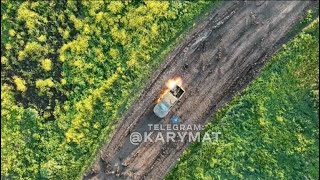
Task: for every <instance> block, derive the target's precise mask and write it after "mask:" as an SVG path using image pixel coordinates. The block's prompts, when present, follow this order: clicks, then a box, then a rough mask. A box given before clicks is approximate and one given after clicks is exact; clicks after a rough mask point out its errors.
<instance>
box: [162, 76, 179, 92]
mask: <svg viewBox="0 0 320 180" xmlns="http://www.w3.org/2000/svg"><path fill="white" fill-rule="evenodd" d="M176 85H178V86H181V85H182V79H181V78H180V77H176V78H174V79H169V80H168V81H167V82H166V86H167V88H168V89H170V90H171V89H173V88H175V87H176Z"/></svg>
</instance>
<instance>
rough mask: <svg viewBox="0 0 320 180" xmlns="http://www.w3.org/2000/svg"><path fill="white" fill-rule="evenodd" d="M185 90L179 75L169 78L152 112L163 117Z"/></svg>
mask: <svg viewBox="0 0 320 180" xmlns="http://www.w3.org/2000/svg"><path fill="white" fill-rule="evenodd" d="M184 92H185V90H184V89H183V88H182V79H181V78H180V77H178V78H174V79H170V80H169V81H168V82H167V83H166V89H165V91H164V92H163V93H162V94H161V96H160V98H159V99H158V101H157V104H156V105H155V107H154V108H153V112H154V113H155V114H156V115H157V116H158V117H159V118H164V117H165V116H166V115H167V114H168V113H169V111H170V110H171V108H172V107H173V106H174V105H175V104H176V103H177V102H178V101H179V99H181V97H182V96H183V94H184Z"/></svg>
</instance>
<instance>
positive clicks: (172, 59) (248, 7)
mask: <svg viewBox="0 0 320 180" xmlns="http://www.w3.org/2000/svg"><path fill="white" fill-rule="evenodd" d="M316 4H318V2H310V1H309V2H306V1H281V2H276V1H259V2H254V1H249V2H235V1H228V2H223V3H222V4H221V5H220V6H219V7H216V8H215V9H213V10H212V11H211V12H210V13H209V14H208V16H207V17H205V18H204V19H203V20H202V21H201V22H199V23H198V25H197V26H196V27H195V28H194V29H193V30H192V31H191V32H190V33H189V34H188V35H187V36H186V38H185V39H184V40H183V42H181V43H180V44H179V45H178V46H177V47H176V48H175V49H174V50H173V51H172V52H171V53H170V54H169V55H168V56H167V58H166V59H165V60H164V62H163V64H162V65H161V66H160V67H159V69H158V70H157V71H156V72H155V73H154V75H153V77H152V78H151V79H150V81H149V83H148V84H147V86H146V88H145V90H144V91H143V93H142V94H141V96H140V98H139V100H138V101H137V102H136V103H135V105H134V106H133V107H132V108H131V109H129V110H128V112H127V113H126V114H125V116H124V117H123V118H122V119H121V121H120V122H119V126H118V129H117V131H116V133H115V134H114V136H113V138H112V139H111V141H110V143H109V144H107V145H106V146H105V147H104V148H103V149H102V151H101V158H99V160H98V161H97V162H96V164H95V167H94V170H93V171H92V172H91V173H88V175H85V176H84V179H162V178H163V177H164V175H165V174H166V173H167V171H169V170H170V168H171V167H172V166H173V165H174V164H175V162H176V160H177V158H178V157H179V156H180V155H181V153H182V152H183V150H184V149H185V148H186V147H187V146H188V145H189V143H188V142H185V141H184V142H175V143H173V142H169V143H163V142H142V143H140V144H139V145H132V144H131V143H130V141H129V137H130V133H131V132H144V131H148V126H147V125H148V124H163V125H164V126H165V125H167V124H168V123H169V118H170V117H171V116H172V115H173V114H175V115H179V116H180V117H181V119H182V121H183V124H189V125H190V124H202V125H204V124H205V123H206V122H207V121H208V120H210V118H209V117H210V116H211V115H212V114H213V113H214V112H215V111H216V110H217V109H218V108H220V107H221V106H222V105H224V104H225V102H227V101H229V100H230V99H231V97H232V96H233V95H234V94H235V92H237V91H239V90H241V89H242V88H244V87H245V86H246V85H247V84H248V83H249V82H250V81H251V80H252V79H253V78H254V77H256V75H257V74H258V73H259V70H260V69H261V67H262V65H263V64H264V63H265V61H266V60H267V59H268V57H270V56H271V55H272V54H273V53H274V52H275V51H276V50H277V49H279V47H280V46H281V44H283V43H285V42H286V41H287V40H288V39H289V37H288V35H287V34H288V32H289V30H290V29H291V28H292V27H293V26H294V25H295V24H296V23H297V22H299V20H300V19H301V17H302V16H303V14H304V13H305V11H306V10H307V9H308V8H310V7H312V6H315V5H316ZM174 76H180V77H182V79H183V87H184V88H185V90H186V93H185V95H184V97H183V98H182V99H181V100H180V101H179V103H178V104H177V105H175V106H174V107H173V109H172V110H171V112H170V113H169V114H168V115H167V116H166V118H164V119H160V118H157V117H156V116H155V115H154V113H153V112H152V108H153V107H154V105H155V100H156V99H157V98H158V96H159V93H160V92H161V90H162V89H163V87H164V84H165V82H166V81H167V80H168V79H170V78H172V77H174ZM152 138H155V134H153V135H152Z"/></svg>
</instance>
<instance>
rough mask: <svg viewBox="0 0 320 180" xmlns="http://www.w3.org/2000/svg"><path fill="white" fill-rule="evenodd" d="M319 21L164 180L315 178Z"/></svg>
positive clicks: (210, 127)
mask: <svg viewBox="0 0 320 180" xmlns="http://www.w3.org/2000/svg"><path fill="white" fill-rule="evenodd" d="M318 41H319V19H316V20H315V21H314V22H313V23H312V24H310V25H309V26H308V27H307V28H305V29H304V30H303V31H302V32H301V33H300V34H299V35H298V36H297V37H296V38H295V39H294V40H292V41H291V42H289V43H288V44H286V45H284V46H283V48H282V49H281V50H280V51H279V52H278V53H277V54H276V55H275V56H274V57H273V58H272V60H271V62H270V63H269V64H268V65H267V66H266V67H265V69H264V71H263V73H262V74H261V75H260V76H259V78H258V79H256V80H255V81H254V82H253V83H252V84H251V85H249V86H248V87H247V88H246V89H245V90H244V92H243V93H242V94H241V96H236V97H235V98H234V99H233V101H232V102H231V103H229V104H228V105H227V106H226V107H225V108H223V109H222V110H220V111H219V112H218V113H217V114H216V115H215V116H214V117H213V119H214V120H213V122H212V123H210V124H209V125H208V126H207V127H206V129H205V131H207V132H221V133H222V134H221V135H220V138H219V141H218V142H215V143H203V144H202V143H194V144H192V145H191V146H190V147H189V148H188V149H187V150H186V151H185V152H184V154H183V156H182V157H181V158H180V159H179V161H178V163H177V165H176V166H175V168H174V169H173V170H172V171H171V172H170V173H169V174H168V176H167V177H166V179H319V172H318V170H319V120H318V118H319V79H318V76H319V64H318V63H319V42H318Z"/></svg>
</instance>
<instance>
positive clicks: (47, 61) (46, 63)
mask: <svg viewBox="0 0 320 180" xmlns="http://www.w3.org/2000/svg"><path fill="white" fill-rule="evenodd" d="M41 66H42V68H43V69H44V70H45V71H50V70H51V68H52V62H51V60H50V59H44V60H43V61H41Z"/></svg>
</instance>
